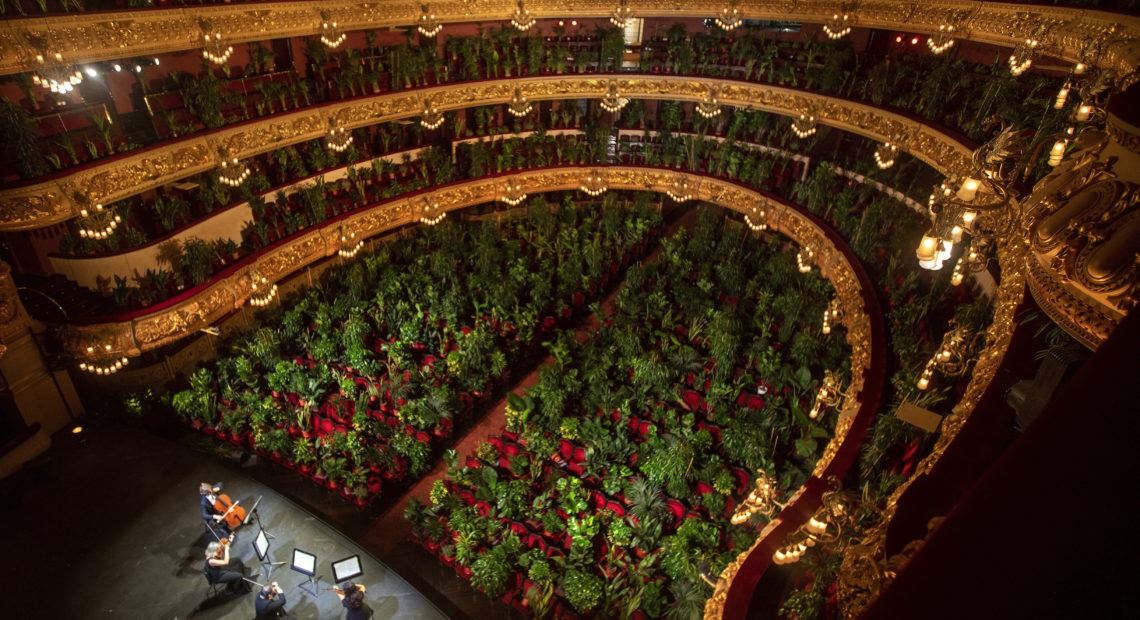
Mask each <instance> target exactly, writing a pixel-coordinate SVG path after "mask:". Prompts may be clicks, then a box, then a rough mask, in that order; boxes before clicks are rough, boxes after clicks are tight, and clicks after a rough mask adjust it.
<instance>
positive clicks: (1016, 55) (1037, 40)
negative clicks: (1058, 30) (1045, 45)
mask: <svg viewBox="0 0 1140 620" xmlns="http://www.w3.org/2000/svg"><path fill="white" fill-rule="evenodd" d="M1047 30H1048V27H1047V26H1045V25H1038V26H1036V27H1034V28H1033V30H1032V34H1030V35H1029V36H1028V37H1026V38H1025V41H1023V42H1021V43H1018V45H1017V47H1015V48H1013V53H1011V54H1010V55H1009V61H1008V63H1009V72H1010V73H1011V74H1013V76H1014V77H1017V76H1019V75H1021V74H1022V73H1025V72H1026V71H1028V70H1029V67H1031V66H1033V59H1034V57H1035V56H1037V46H1038V45H1040V44H1041V39H1042V38H1044V36H1045V32H1046V31H1047Z"/></svg>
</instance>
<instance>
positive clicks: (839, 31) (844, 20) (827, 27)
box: [823, 13, 851, 41]
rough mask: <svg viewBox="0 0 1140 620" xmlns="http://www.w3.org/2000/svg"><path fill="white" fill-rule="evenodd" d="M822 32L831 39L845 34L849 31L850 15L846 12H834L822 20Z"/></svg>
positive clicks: (839, 37)
mask: <svg viewBox="0 0 1140 620" xmlns="http://www.w3.org/2000/svg"><path fill="white" fill-rule="evenodd" d="M823 33H824V34H826V35H827V38H829V39H831V40H832V41H834V40H836V39H842V38H843V37H845V36H847V35H848V34H850V33H851V24H850V16H849V15H848V14H847V13H842V14H840V13H835V14H833V15H832V16H831V17H830V18H828V19H825V20H823Z"/></svg>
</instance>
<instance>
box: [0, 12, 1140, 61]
mask: <svg viewBox="0 0 1140 620" xmlns="http://www.w3.org/2000/svg"><path fill="white" fill-rule="evenodd" d="M423 4H425V3H424V2H423V1H422V0H413V1H411V2H409V1H407V0H400V1H386V0H377V1H372V2H359V1H348V0H331V1H328V2H264V3H257V4H252V5H251V4H235V5H218V6H208V7H193V8H190V7H186V8H169V9H148V10H146V11H137V10H133V11H109V12H98V13H89V14H62V15H56V16H49V17H36V18H27V19H12V20H5V21H4V22H2V23H0V75H6V74H12V73H20V72H23V71H30V70H33V69H34V68H35V59H34V55H35V52H34V51H31V46H30V42H31V41H33V40H37V39H42V40H46V41H47V42H48V45H49V47H51V49H52V50H53V51H54V50H58V51H60V52H62V53H63V54H64V57H65V59H66V60H68V61H69V62H92V61H99V60H110V59H115V58H124V57H128V56H144V55H149V54H158V53H163V52H175V51H179V50H186V49H193V48H196V47H200V46H201V42H202V35H203V28H202V25H201V24H202V23H203V22H207V23H208V24H209V26H210V28H212V29H213V30H214V31H215V32H220V33H223V34H224V35H225V37H226V40H228V41H230V42H245V41H261V40H265V39H269V38H281V37H291V36H303V35H316V34H319V32H320V27H321V22H322V18H321V12H322V11H323V12H325V13H326V14H327V15H328V16H329V18H330V19H331V20H333V21H336V22H337V23H338V24H339V25H340V26H341V27H342V28H343V29H345V30H350V31H351V30H363V29H377V28H391V27H398V26H410V25H414V24H415V23H416V22H417V21H418V20H419V17H420V14H421V6H422V5H423ZM428 4H430V5H431V10H432V12H433V13H434V14H435V15H436V18H437V19H438V20H439V21H440V22H442V23H457V22H466V23H472V22H497V21H504V20H507V19H509V18H510V16H511V14H512V13H513V12H514V10H515V9H516V7H517V4H516V2H515V1H514V0H451V1H446V2H430V3H428ZM727 4H728V3H727V2H724V1H723V0H713V1H708V0H695V1H691V2H678V1H676V0H669V1H662V0H652V1H644V0H630V1H629V2H628V3H627V5H628V6H629V7H630V8H631V9H632V10H633V14H634V15H635V16H638V17H647V16H660V17H698V18H701V17H712V16H713V15H716V14H718V13H720V11H721V9H723V8H724V7H725V6H727ZM849 4H853V5H856V6H855V8H853V9H849V11H850V13H851V14H852V15H853V17H854V22H855V25H857V26H859V27H865V28H878V29H887V30H902V31H904V32H916V33H930V32H933V31H936V30H938V27H939V26H940V25H942V24H946V23H947V22H948V21H949V20H953V21H955V22H956V23H957V30H958V33H959V38H961V39H967V40H974V41H981V42H985V43H992V44H996V45H1002V46H1006V47H1012V46H1014V45H1016V44H1018V43H1020V42H1021V41H1023V40H1024V39H1025V38H1026V37H1028V36H1029V35H1030V34H1032V33H1033V31H1034V30H1035V29H1036V28H1038V27H1041V28H1043V29H1045V32H1044V35H1043V36H1042V37H1041V40H1042V49H1043V50H1044V51H1045V52H1046V53H1049V54H1051V55H1055V56H1059V57H1062V58H1064V59H1066V60H1070V61H1072V60H1075V59H1077V57H1078V55H1079V54H1080V52H1081V50H1082V49H1083V48H1084V47H1085V45H1086V44H1087V42H1088V41H1091V40H1095V39H1100V40H1101V41H1102V47H1103V48H1104V51H1103V53H1102V54H1101V55H1100V56H1099V58H1097V59H1096V64H1098V65H1100V66H1103V67H1107V68H1112V69H1114V70H1116V71H1117V72H1118V73H1119V74H1121V75H1128V74H1131V73H1133V72H1134V71H1135V70H1136V68H1137V66H1138V65H1140V45H1138V44H1137V38H1138V36H1140V18H1138V17H1136V16H1131V15H1122V14H1117V13H1110V12H1107V11H1096V10H1084V9H1077V8H1069V7H1056V6H1035V5H1026V4H1005V3H997V2H964V1H958V2H955V1H947V0H943V1H934V0H932V1H930V2H927V1H917V0H912V1H910V2H891V1H889V0H878V1H868V0H864V1H861V2H858V3H849ZM616 6H617V3H616V2H615V1H614V0H559V1H552V0H529V1H528V2H527V3H526V8H527V9H528V10H529V11H530V12H531V14H533V15H534V16H535V17H537V18H539V19H543V18H561V17H565V16H567V15H569V14H573V15H574V16H575V17H577V18H585V17H601V18H605V17H609V16H610V14H611V13H612V12H613V10H614V8H615V7H616ZM737 7H738V8H739V9H740V10H741V12H742V14H743V16H744V17H745V18H746V19H771V20H785V21H800V22H807V23H820V22H822V21H823V20H824V19H826V18H827V17H830V16H831V15H832V14H834V13H835V11H836V10H838V9H839V7H840V3H839V2H835V1H834V0H741V1H739V2H738V3H737Z"/></svg>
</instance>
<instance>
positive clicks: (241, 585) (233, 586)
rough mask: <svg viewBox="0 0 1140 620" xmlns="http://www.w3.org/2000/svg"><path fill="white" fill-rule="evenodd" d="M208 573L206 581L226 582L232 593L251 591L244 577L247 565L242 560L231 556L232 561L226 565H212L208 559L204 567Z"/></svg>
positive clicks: (204, 570)
mask: <svg viewBox="0 0 1140 620" xmlns="http://www.w3.org/2000/svg"><path fill="white" fill-rule="evenodd" d="M202 572H203V573H205V575H206V581H209V582H210V583H224V584H227V585H226V589H227V590H228V591H229V592H231V593H234V594H236V593H239V592H240V593H242V594H245V593H248V592H250V587H249V585H247V584H246V582H245V581H242V578H243V577H245V565H244V564H242V562H241V560H238V559H236V558H230V563H229V564H228V565H226V566H210V560H206V566H205V567H204V568H203V569H202Z"/></svg>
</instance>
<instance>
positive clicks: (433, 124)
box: [420, 99, 444, 130]
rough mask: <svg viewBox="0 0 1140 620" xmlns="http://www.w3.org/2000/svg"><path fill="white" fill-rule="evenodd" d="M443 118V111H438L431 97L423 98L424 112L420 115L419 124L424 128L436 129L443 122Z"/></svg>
mask: <svg viewBox="0 0 1140 620" xmlns="http://www.w3.org/2000/svg"><path fill="white" fill-rule="evenodd" d="M443 118H444V117H443V112H440V111H439V108H437V107H435V104H434V103H432V102H431V99H425V100H424V112H423V114H422V115H420V125H423V126H424V128H425V129H428V130H432V129H438V128H439V126H440V125H442V124H443Z"/></svg>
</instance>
